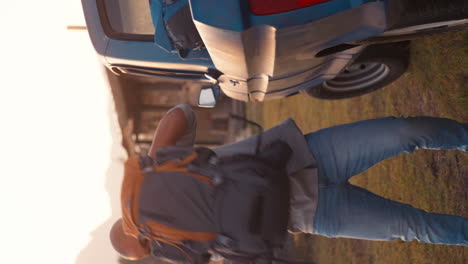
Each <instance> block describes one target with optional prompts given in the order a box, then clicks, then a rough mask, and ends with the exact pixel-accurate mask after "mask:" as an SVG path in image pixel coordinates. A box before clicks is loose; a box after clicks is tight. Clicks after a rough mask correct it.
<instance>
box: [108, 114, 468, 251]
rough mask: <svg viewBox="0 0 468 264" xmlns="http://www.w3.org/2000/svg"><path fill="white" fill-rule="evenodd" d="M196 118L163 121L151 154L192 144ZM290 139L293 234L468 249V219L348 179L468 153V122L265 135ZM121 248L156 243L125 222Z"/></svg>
mask: <svg viewBox="0 0 468 264" xmlns="http://www.w3.org/2000/svg"><path fill="white" fill-rule="evenodd" d="M195 128H196V119H195V115H194V113H193V111H192V110H191V109H190V107H188V106H187V105H178V106H176V107H174V108H173V109H171V110H170V111H169V112H168V113H167V115H166V116H165V117H164V118H163V119H162V120H161V122H160V125H159V126H158V128H157V130H156V133H155V136H154V141H153V144H152V146H151V148H150V150H149V155H150V156H151V157H154V156H155V153H156V152H157V150H158V149H159V148H161V147H164V146H173V145H177V146H191V145H192V144H193V142H194V138H195ZM276 139H282V140H284V141H285V142H286V143H287V144H288V145H289V147H290V148H291V149H292V150H293V152H292V155H291V158H290V159H289V160H288V162H287V164H286V171H287V174H288V175H289V181H290V189H291V197H290V220H289V227H288V229H289V231H290V232H303V233H311V234H319V235H324V236H327V237H349V238H358V239H367V240H381V241H390V240H395V239H397V238H400V239H402V240H404V241H411V240H413V239H416V240H418V241H420V242H426V243H434V244H449V245H462V246H468V219H467V218H464V217H459V216H453V215H445V214H436V213H427V212H424V211H422V210H419V209H416V208H413V207H411V206H409V205H406V204H402V203H398V202H395V201H391V200H388V199H385V198H383V197H380V196H377V195H375V194H372V193H370V192H368V191H367V190H364V189H362V188H360V187H357V186H353V185H351V184H349V182H348V179H349V178H350V177H352V176H354V175H356V174H359V173H361V172H363V171H365V170H366V169H368V168H370V167H371V166H373V165H375V164H376V163H378V162H379V161H382V160H384V159H387V158H390V157H393V156H396V155H398V154H400V153H412V152H413V151H414V150H415V149H458V150H461V151H467V150H468V124H467V123H464V124H461V123H458V122H456V121H454V120H449V119H444V118H433V117H400V118H394V117H387V118H380V119H372V120H366V121H360V122H356V123H351V124H346V125H340V126H335V127H331V128H327V129H322V130H319V131H317V132H313V133H309V134H307V135H305V136H304V135H303V134H302V132H301V131H300V130H299V129H298V128H297V126H296V125H295V123H294V121H292V120H291V119H289V120H287V121H285V122H283V123H282V124H280V125H278V126H276V127H274V128H272V129H270V130H268V131H265V132H263V133H262V146H265V145H267V144H268V143H269V142H272V141H274V140H276ZM256 140H257V137H251V138H248V139H246V140H244V141H241V142H238V143H234V144H230V145H225V146H222V147H219V148H216V149H214V151H215V153H216V154H217V155H218V156H229V155H232V154H235V153H254V150H255V145H256V144H255V142H256ZM111 241H112V243H113V245H114V248H115V249H116V250H117V251H118V252H119V253H121V254H122V255H123V256H124V257H127V258H140V257H142V255H146V254H149V253H150V251H151V246H150V245H149V244H148V243H147V242H146V241H137V240H136V239H133V238H131V237H128V236H126V235H125V234H124V233H123V231H122V224H121V222H120V221H118V222H117V223H116V224H115V225H114V227H113V229H112V231H111Z"/></svg>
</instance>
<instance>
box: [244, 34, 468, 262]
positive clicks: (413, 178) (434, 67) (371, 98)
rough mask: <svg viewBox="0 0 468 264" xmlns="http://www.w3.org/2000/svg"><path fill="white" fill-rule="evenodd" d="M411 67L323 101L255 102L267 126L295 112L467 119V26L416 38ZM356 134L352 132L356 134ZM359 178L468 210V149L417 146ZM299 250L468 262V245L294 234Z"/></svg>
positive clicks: (325, 258)
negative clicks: (358, 92)
mask: <svg viewBox="0 0 468 264" xmlns="http://www.w3.org/2000/svg"><path fill="white" fill-rule="evenodd" d="M411 54H412V58H411V64H410V67H409V70H408V71H407V72H406V73H405V74H404V75H403V76H402V77H401V78H400V79H399V80H397V81H396V82H394V83H392V84H391V85H389V86H388V87H386V88H384V89H382V90H380V91H377V92H374V93H372V94H369V95H365V96H362V97H358V98H353V99H347V100H339V101H322V100H316V99H312V98H306V97H304V96H301V95H298V96H293V97H289V98H286V99H282V100H275V101H269V102H266V103H263V104H249V106H248V115H249V117H250V118H252V119H254V120H256V121H258V122H260V123H262V124H263V125H264V126H265V128H269V127H272V126H274V125H275V124H277V123H278V122H280V121H282V120H284V119H285V118H287V117H292V118H294V119H295V120H296V122H297V123H298V125H299V126H300V128H301V129H302V130H303V132H304V133H306V132H311V131H315V130H317V129H320V128H325V127H329V126H333V125H338V124H343V123H348V122H353V121H358V120H362V119H369V118H377V117H384V116H389V115H393V116H400V115H409V116H414V115H430V116H440V117H448V118H453V119H456V120H459V121H463V122H468V31H464V32H457V33H450V34H444V35H439V36H434V37H430V38H425V39H420V40H416V41H413V43H412V46H411ZM350 140H352V139H350ZM351 182H352V183H353V184H356V185H359V186H362V187H364V188H367V189H368V190H370V191H372V192H374V193H377V194H379V195H381V196H384V197H386V198H390V199H393V200H396V201H400V202H404V203H410V204H412V205H413V206H415V207H418V208H422V209H424V210H427V211H432V212H439V213H448V214H458V215H462V216H465V217H468V155H467V154H464V153H462V152H459V151H424V150H418V151H416V152H415V153H414V154H413V155H400V156H398V157H395V158H392V159H389V160H385V161H384V162H381V163H380V164H378V165H377V166H374V167H372V168H371V169H369V170H368V171H366V172H364V173H362V174H360V175H358V176H355V177H353V178H352V180H351ZM294 241H295V250H294V251H295V254H296V255H297V256H298V257H299V258H302V259H308V260H312V261H314V262H315V263H317V264H326V263H333V264H339V263H346V264H349V263H361V264H364V263H386V264H393V263H412V264H416V263H421V264H423V263H424V264H428V263H441V264H448V263H468V248H467V247H459V246H443V245H430V244H422V243H418V242H402V241H394V242H374V241H362V240H354V239H329V238H324V237H318V236H311V235H298V236H296V237H294Z"/></svg>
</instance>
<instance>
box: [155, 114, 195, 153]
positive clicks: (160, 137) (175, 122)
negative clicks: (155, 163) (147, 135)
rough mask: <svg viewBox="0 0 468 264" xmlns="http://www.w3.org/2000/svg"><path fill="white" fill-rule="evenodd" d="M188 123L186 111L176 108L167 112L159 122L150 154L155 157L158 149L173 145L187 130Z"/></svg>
mask: <svg viewBox="0 0 468 264" xmlns="http://www.w3.org/2000/svg"><path fill="white" fill-rule="evenodd" d="M187 129H188V123H187V119H186V118H185V115H184V111H182V110H181V109H180V108H176V109H174V110H172V111H170V112H169V113H168V114H166V115H165V116H164V117H163V118H162V119H161V121H160V122H159V125H158V127H157V128H156V132H155V133H154V137H153V143H152V144H151V147H150V149H149V153H148V154H149V156H150V157H151V158H154V157H155V154H156V151H157V150H158V149H159V148H160V147H167V146H173V145H175V144H176V142H177V140H178V139H180V138H181V137H182V136H183V135H184V133H185V132H187Z"/></svg>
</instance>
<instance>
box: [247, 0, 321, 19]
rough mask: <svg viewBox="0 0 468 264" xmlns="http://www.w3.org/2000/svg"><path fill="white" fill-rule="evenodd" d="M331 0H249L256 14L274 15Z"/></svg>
mask: <svg viewBox="0 0 468 264" xmlns="http://www.w3.org/2000/svg"><path fill="white" fill-rule="evenodd" d="M328 1H330V0H249V4H250V11H251V12H252V13H254V14H255V15H259V16H261V15H272V14H278V13H283V12H287V11H291V10H296V9H300V8H304V7H308V6H312V5H317V4H321V3H325V2H328Z"/></svg>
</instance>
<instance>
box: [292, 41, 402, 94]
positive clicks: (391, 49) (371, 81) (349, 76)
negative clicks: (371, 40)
mask: <svg viewBox="0 0 468 264" xmlns="http://www.w3.org/2000/svg"><path fill="white" fill-rule="evenodd" d="M408 64H409V42H398V43H386V44H376V45H371V46H369V47H367V48H366V49H365V50H364V51H363V52H362V53H361V54H360V55H359V57H358V58H357V59H356V60H355V61H354V62H353V63H352V64H350V65H348V66H347V67H346V68H345V69H344V70H343V71H342V72H341V73H340V74H338V75H337V76H336V77H335V78H333V79H331V80H328V81H325V82H323V83H321V84H320V85H317V86H314V87H310V88H306V89H304V90H302V91H301V93H302V94H304V95H306V96H310V97H314V98H319V99H327V100H336V99H345V98H351V97H355V96H360V95H363V94H367V93H371V92H373V91H375V90H378V89H381V88H383V87H385V86H386V85H388V84H390V83H391V82H393V81H395V80H396V79H398V78H399V77H400V76H401V75H402V74H403V73H404V72H405V71H406V69H407V68H408Z"/></svg>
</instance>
